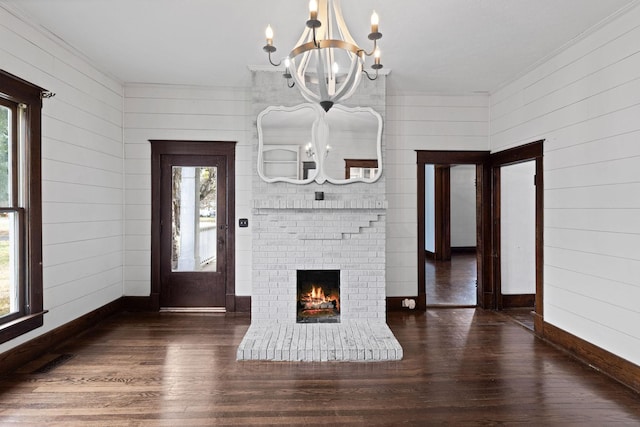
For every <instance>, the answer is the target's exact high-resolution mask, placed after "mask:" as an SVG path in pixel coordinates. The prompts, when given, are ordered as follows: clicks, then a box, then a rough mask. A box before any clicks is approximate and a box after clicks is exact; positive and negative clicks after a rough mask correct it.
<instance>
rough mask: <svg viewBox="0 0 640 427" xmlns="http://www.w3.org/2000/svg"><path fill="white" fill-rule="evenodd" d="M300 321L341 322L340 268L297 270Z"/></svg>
mask: <svg viewBox="0 0 640 427" xmlns="http://www.w3.org/2000/svg"><path fill="white" fill-rule="evenodd" d="M297 290H298V292H297V298H298V302H297V304H296V306H297V317H296V321H297V322H298V323H340V270H298V271H297Z"/></svg>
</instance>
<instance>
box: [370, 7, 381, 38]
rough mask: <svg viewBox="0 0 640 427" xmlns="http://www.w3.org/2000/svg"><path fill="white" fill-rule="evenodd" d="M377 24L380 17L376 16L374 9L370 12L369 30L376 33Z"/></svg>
mask: <svg viewBox="0 0 640 427" xmlns="http://www.w3.org/2000/svg"><path fill="white" fill-rule="evenodd" d="M379 24H380V17H379V16H378V14H377V13H376V11H375V10H374V11H373V13H372V14H371V32H372V33H377V32H378V25H379Z"/></svg>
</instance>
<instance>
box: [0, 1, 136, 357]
mask: <svg viewBox="0 0 640 427" xmlns="http://www.w3.org/2000/svg"><path fill="white" fill-rule="evenodd" d="M6 7H7V8H5V6H0V58H1V59H0V68H2V69H4V70H6V71H8V72H10V73H12V74H14V75H17V76H19V77H21V78H23V79H25V80H27V81H30V82H32V83H34V84H36V85H38V86H40V87H43V88H46V89H48V90H50V91H51V92H54V93H55V94H56V96H55V97H54V98H51V99H45V100H44V101H43V109H42V203H43V207H42V214H43V215H42V216H43V227H42V233H43V236H42V241H43V279H44V283H43V288H44V289H43V291H44V308H45V310H49V312H48V313H47V314H46V315H45V317H44V326H43V327H42V328H38V329H37V330H35V331H32V332H31V333H29V334H26V335H23V336H21V337H19V338H17V339H15V340H12V341H10V342H8V343H5V344H3V345H0V353H1V352H4V351H6V350H8V349H10V348H13V347H15V346H17V345H19V344H21V343H23V342H25V341H26V340H28V339H30V338H34V337H36V336H39V335H41V334H43V333H45V332H47V331H50V330H53V329H55V328H56V327H58V326H60V325H63V324H65V323H67V322H69V321H72V320H73V319H76V318H78V317H80V316H82V315H84V314H86V313H88V312H90V311H92V310H94V309H96V308H98V307H102V306H104V305H106V304H107V303H109V302H110V301H113V300H115V299H118V298H120V297H121V295H122V246H123V239H124V236H123V235H124V233H123V191H122V185H123V183H122V177H123V175H122V172H123V162H124V156H123V145H122V86H121V85H120V83H118V82H116V81H114V80H113V79H111V78H109V77H108V76H106V75H105V74H103V73H101V72H100V71H98V70H97V69H96V68H94V67H93V66H91V65H90V64H89V63H87V62H86V61H85V60H84V59H83V58H81V57H80V56H79V55H77V54H76V53H74V52H72V51H70V50H69V48H68V47H66V46H63V45H62V44H60V43H59V41H58V40H57V39H56V38H55V37H50V36H49V35H48V34H46V32H44V30H42V31H41V30H38V29H35V28H34V27H33V26H32V25H31V24H28V23H27V22H25V21H24V20H23V19H22V18H21V17H20V14H19V13H17V12H15V11H13V10H11V9H8V7H9V6H6Z"/></svg>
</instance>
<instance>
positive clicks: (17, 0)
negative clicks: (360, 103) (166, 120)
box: [0, 0, 638, 93]
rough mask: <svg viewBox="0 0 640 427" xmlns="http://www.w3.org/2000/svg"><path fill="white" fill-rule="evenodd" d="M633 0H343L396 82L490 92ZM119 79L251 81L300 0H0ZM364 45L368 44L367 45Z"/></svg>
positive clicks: (303, 11) (299, 15)
mask: <svg viewBox="0 0 640 427" xmlns="http://www.w3.org/2000/svg"><path fill="white" fill-rule="evenodd" d="M637 3H638V0H395V1H390V0H357V1H356V0H343V1H342V10H343V14H344V16H345V20H346V22H347V25H348V26H349V29H350V32H351V34H352V35H353V37H354V38H355V39H356V41H358V43H360V44H361V46H362V47H368V46H369V45H368V42H369V41H368V40H367V34H368V32H369V16H370V14H371V11H372V10H373V9H375V10H376V11H377V12H378V14H379V15H380V31H381V32H382V33H383V35H384V37H383V38H382V40H381V42H380V45H381V50H382V55H383V63H384V65H385V67H386V68H387V69H390V70H392V72H391V74H390V76H389V79H388V84H389V87H390V88H391V89H392V90H394V91H402V92H404V91H412V90H418V91H427V92H453V93H468V92H478V91H479V92H487V91H489V92H490V91H493V90H495V89H496V88H498V87H500V86H501V85H502V84H504V83H506V82H508V81H510V80H512V79H513V78H515V77H517V76H518V75H520V74H522V73H523V72H525V71H526V70H527V69H528V68H530V67H531V66H532V65H533V64H535V63H537V62H539V61H540V60H542V59H544V58H546V57H548V56H549V55H551V54H552V53H553V52H556V51H557V50H558V49H559V48H561V47H562V46H564V45H565V44H567V43H569V42H570V41H571V40H573V39H575V38H576V37H578V36H579V35H580V34H582V33H584V32H585V31H588V30H589V29H590V28H592V27H594V26H596V25H598V24H599V23H601V22H602V21H603V20H606V19H607V18H608V17H610V16H611V15H612V14H615V13H616V12H617V11H619V10H620V9H622V8H625V7H627V6H628V5H630V4H637ZM5 4H6V5H9V6H10V7H11V9H12V10H14V11H17V12H18V13H19V14H23V15H24V16H26V17H28V19H30V20H31V21H33V22H34V23H36V24H37V25H41V26H42V27H44V28H46V29H47V30H49V31H50V32H52V33H53V34H55V35H56V36H58V37H59V38H60V39H62V40H64V41H65V42H66V43H68V44H69V45H71V46H72V47H74V48H75V49H77V50H78V51H80V52H82V53H83V54H84V55H85V56H87V57H88V58H89V59H90V60H91V62H93V63H94V64H95V65H96V66H97V67H98V68H100V69H101V70H103V71H105V72H107V73H108V74H110V75H112V76H114V77H115V78H117V79H118V80H120V81H122V82H127V83H130V82H144V83H168V84H187V85H206V86H249V84H250V72H249V70H248V66H264V65H266V64H267V58H266V55H265V53H264V52H263V51H262V46H263V45H264V44H265V40H264V29H265V27H266V25H267V24H271V25H272V26H273V28H274V30H275V40H274V44H275V45H276V46H277V47H278V48H279V50H278V52H277V53H276V56H277V54H282V56H284V55H286V53H288V51H289V50H290V49H291V48H292V47H293V45H294V43H295V42H296V41H297V40H298V38H299V36H300V34H301V33H302V30H303V28H304V22H305V21H306V19H307V16H308V9H307V4H308V1H307V0H227V1H222V0H0V5H5ZM365 42H367V43H365Z"/></svg>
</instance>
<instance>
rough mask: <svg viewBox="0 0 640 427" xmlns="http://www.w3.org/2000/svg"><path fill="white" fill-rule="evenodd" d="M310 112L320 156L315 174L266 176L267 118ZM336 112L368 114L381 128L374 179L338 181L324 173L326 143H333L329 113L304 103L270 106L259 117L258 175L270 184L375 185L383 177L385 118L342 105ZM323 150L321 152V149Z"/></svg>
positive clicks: (372, 110)
mask: <svg viewBox="0 0 640 427" xmlns="http://www.w3.org/2000/svg"><path fill="white" fill-rule="evenodd" d="M307 108H308V109H310V110H312V111H313V113H314V116H315V117H314V119H313V124H312V126H311V144H312V145H313V148H314V151H315V152H316V153H318V154H319V155H318V156H316V159H315V162H316V169H315V173H312V174H311V176H309V177H308V178H307V179H293V178H289V177H267V176H266V175H265V173H264V156H263V152H264V146H265V144H264V134H263V130H262V122H263V120H264V118H265V116H266V115H267V114H269V113H272V112H292V111H299V110H302V109H307ZM333 109H336V110H341V111H344V112H345V113H350V112H354V113H369V114H371V115H372V116H373V117H374V118H375V119H376V120H377V122H378V129H377V132H376V155H377V160H378V171H377V172H376V174H375V175H374V176H373V177H372V178H349V179H345V178H336V177H330V176H328V175H327V174H326V173H325V170H324V158H325V150H326V146H327V144H328V143H329V142H330V141H328V139H329V125H328V123H327V119H326V113H325V112H324V110H322V108H321V107H320V106H319V105H317V104H312V103H304V104H298V105H295V106H292V107H286V106H269V107H267V108H265V109H264V110H263V111H261V112H260V114H258V119H257V127H258V162H257V163H258V164H257V171H258V176H260V178H261V179H262V180H263V181H265V182H268V183H273V182H288V183H290V184H309V183H312V182H316V183H318V184H323V183H325V182H329V183H332V184H351V183H354V182H364V183H374V182H376V181H377V180H378V179H380V177H381V176H382V130H383V121H382V116H381V115H380V114H379V113H378V112H377V111H375V110H374V109H373V108H371V107H346V106H343V105H334V106H333ZM320 147H322V149H321V148H320Z"/></svg>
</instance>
